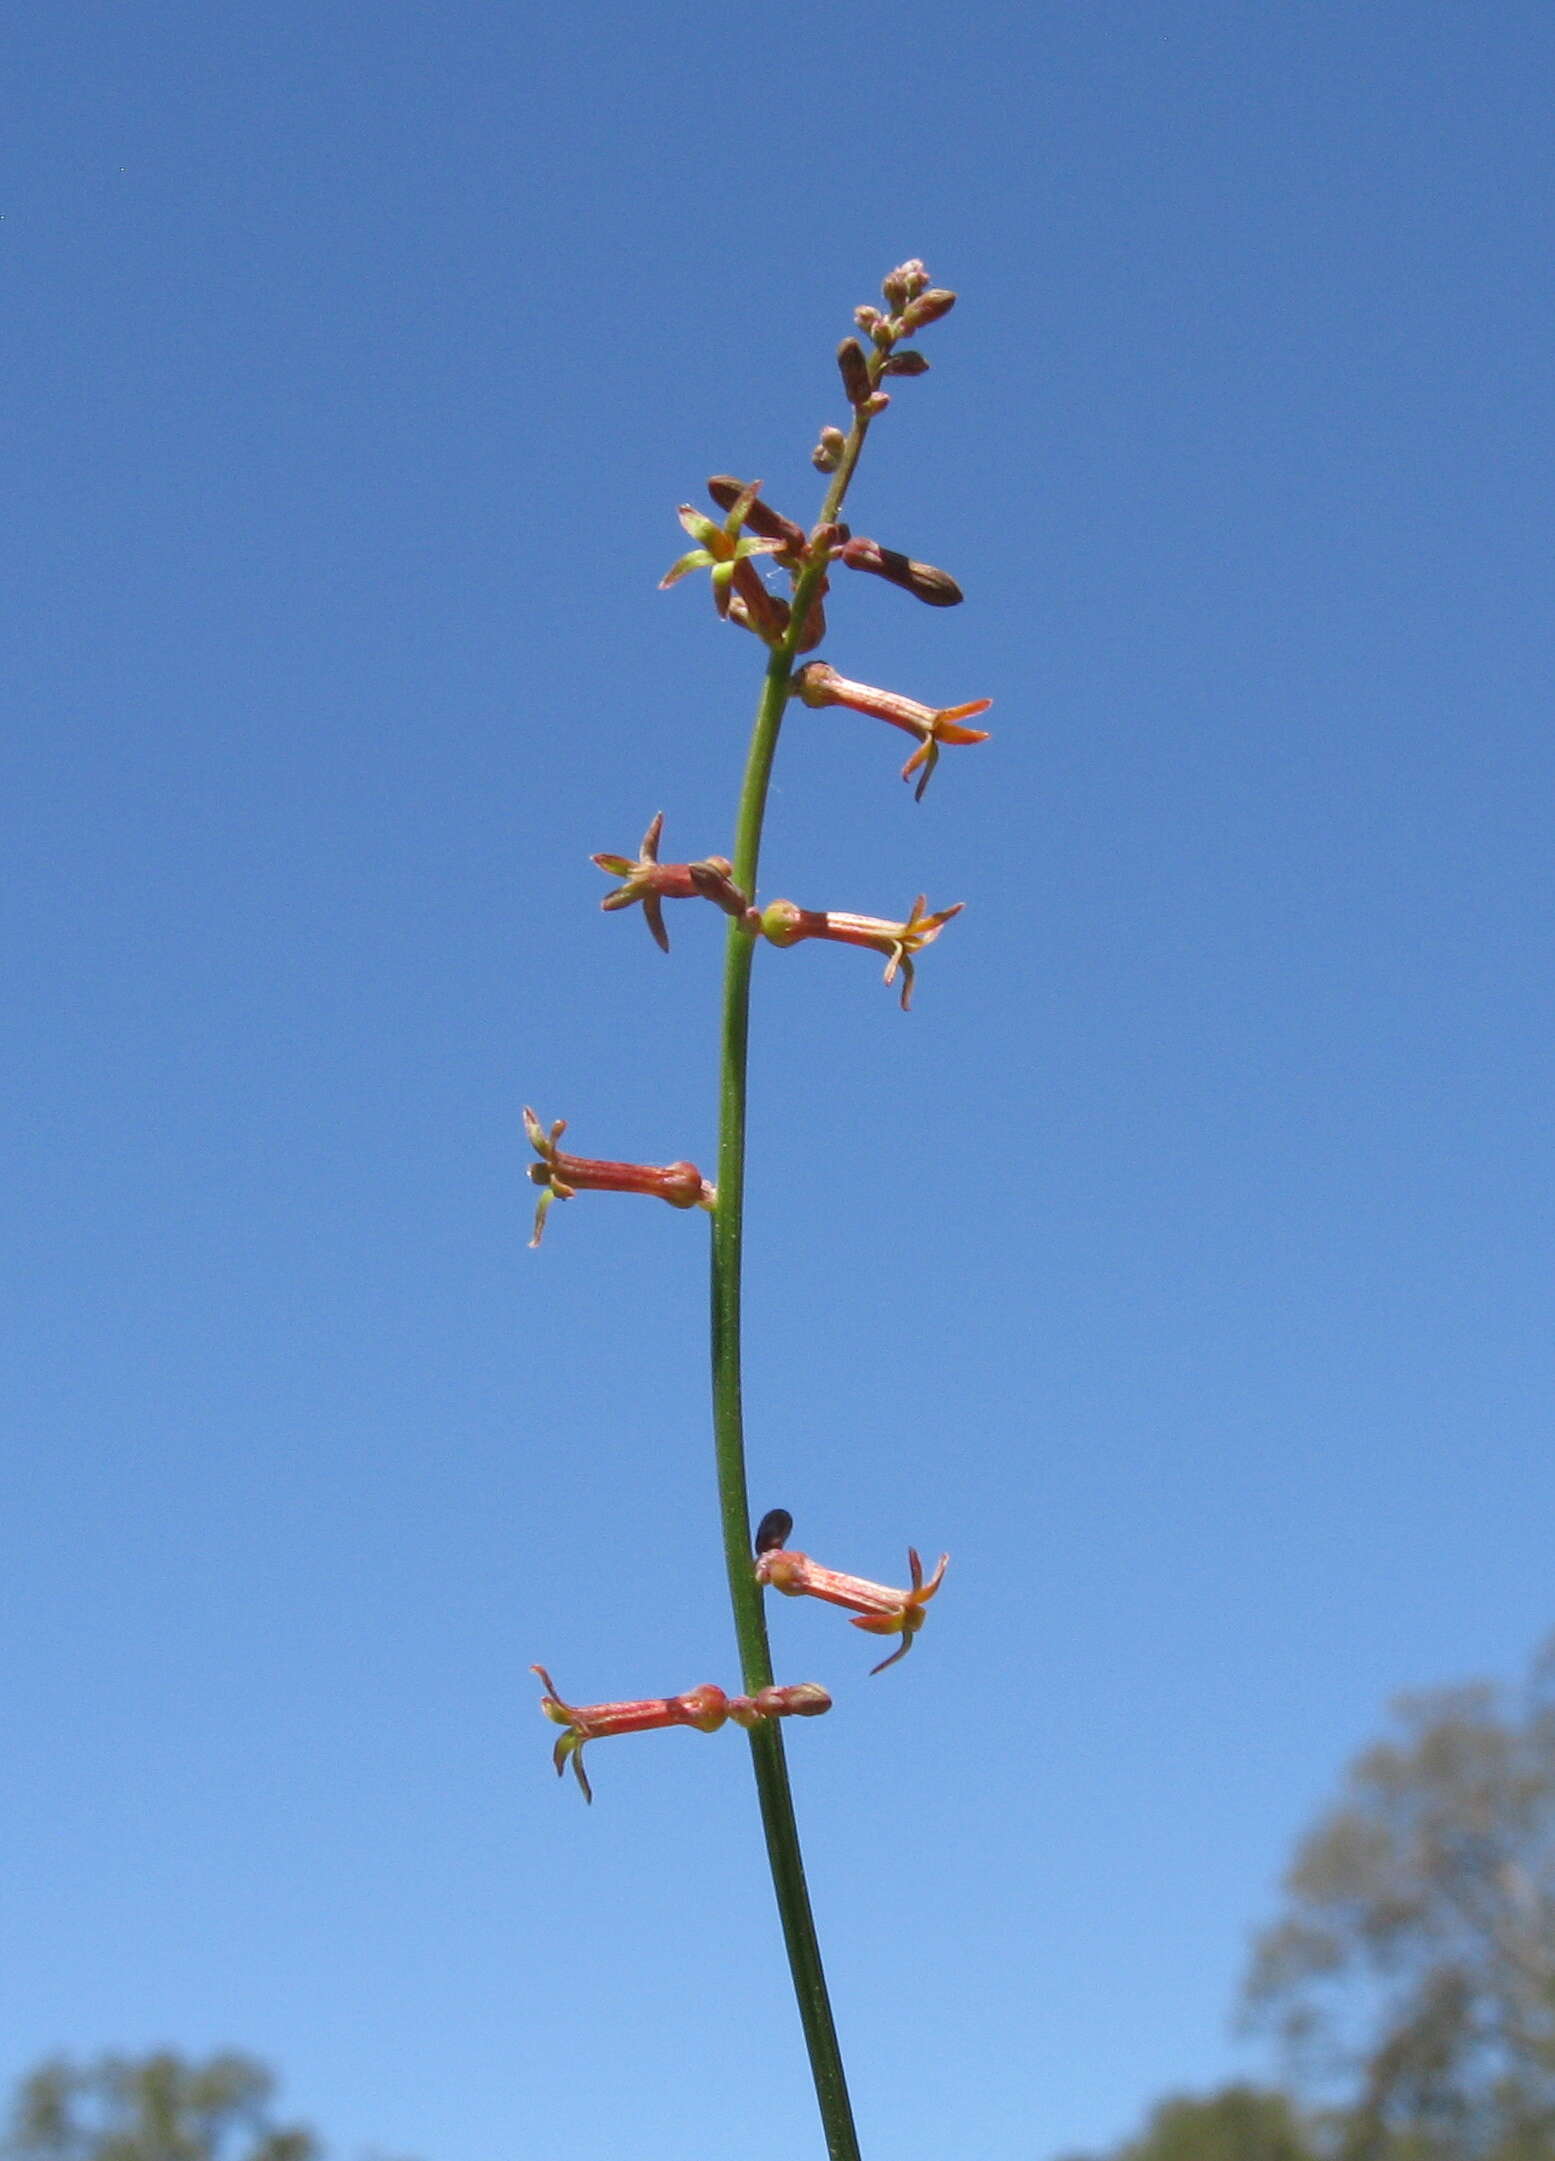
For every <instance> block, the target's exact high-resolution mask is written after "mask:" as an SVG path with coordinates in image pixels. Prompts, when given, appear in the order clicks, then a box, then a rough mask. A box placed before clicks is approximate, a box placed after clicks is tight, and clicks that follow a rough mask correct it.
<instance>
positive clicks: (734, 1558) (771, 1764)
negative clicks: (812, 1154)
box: [712, 413, 869, 2161]
mask: <svg viewBox="0 0 1555 2161" xmlns="http://www.w3.org/2000/svg"><path fill="white" fill-rule="evenodd" d="M868 427H869V419H868V416H867V414H864V413H857V414H855V417H854V423H853V427H852V429H851V431H850V433H849V436H848V441H847V446H846V448H845V450H844V452H843V455H842V459H841V462H840V464H839V466H838V469H837V471H836V473H835V474H834V475H833V478H832V484H831V486H830V488H829V489H828V490H827V493H826V501H825V503H824V504H823V506H822V510H821V522H822V523H823V524H826V523H829V522H830V521H831V520H832V519H834V518H835V517H836V515H837V513H838V511H839V510H840V509H841V507H842V501H843V497H844V496H845V495H846V493H847V488H848V482H849V481H850V480H851V478H852V477H853V469H854V467H855V465H856V464H857V462H858V454H859V451H860V450H861V449H862V447H863V442H864V436H865V434H866V432H867V430H868ZM825 568H826V565H825V558H824V556H818V559H817V560H815V561H814V562H812V563H810V564H808V565H807V566H806V567H805V569H804V570H803V571H802V572H801V573H800V575H799V578H798V580H797V582H796V584H795V589H794V596H793V601H792V611H793V612H792V618H791V622H790V628H789V632H788V635H787V637H786V638H785V639H784V641H783V643H782V644H781V645H780V646H778V647H776V648H775V649H774V651H773V653H772V655H771V658H770V659H769V661H768V663H767V673H766V680H765V682H764V683H763V685H762V691H761V699H760V702H759V704H758V705H757V708H756V721H755V726H754V729H753V731H752V734H751V744H750V752H749V755H748V757H747V759H746V765H745V780H744V784H743V786H742V788H741V790H740V802H739V809H738V812H737V814H736V819H735V834H734V855H733V866H734V869H733V877H734V883H735V884H736V885H737V886H738V887H739V888H740V890H741V891H742V892H744V893H748V894H751V895H754V894H755V891H756V874H757V869H758V863H759V857H760V853H761V831H762V824H763V821H764V818H765V815H766V807H767V789H768V786H769V783H770V781H771V778H772V761H773V759H774V757H775V756H776V754H777V745H778V734H779V731H780V730H781V728H782V724H783V709H784V707H785V706H786V705H787V703H788V696H789V686H790V682H791V680H792V677H793V672H794V659H795V654H796V651H797V648H798V645H799V641H800V639H801V637H802V636H803V635H804V624H805V619H806V617H807V615H808V613H809V604H810V601H811V599H812V597H813V596H814V594H815V592H816V590H817V588H818V587H819V585H820V582H821V579H822V577H823V576H824V574H825ZM755 949H756V939H755V938H754V936H753V935H752V934H751V933H750V931H748V930H747V929H746V928H745V926H744V924H743V923H741V922H739V921H731V923H730V925H729V937H728V945H727V948H726V955H725V962H724V1004H723V1038H722V1053H723V1055H722V1073H721V1080H720V1088H719V1105H720V1122H719V1141H718V1203H717V1207H716V1208H715V1210H714V1212H713V1228H712V1350H713V1430H714V1443H715V1448H716V1453H717V1461H718V1498H719V1509H720V1514H721V1518H722V1523H723V1540H724V1562H725V1566H726V1568H727V1570H728V1576H729V1600H730V1604H731V1606H732V1607H733V1610H734V1632H735V1637H736V1640H737V1642H738V1644H739V1651H740V1668H741V1674H742V1678H743V1684H744V1687H745V1689H746V1691H747V1693H748V1694H751V1695H755V1694H756V1693H757V1692H758V1691H759V1690H760V1689H763V1688H770V1687H771V1685H772V1678H773V1676H772V1657H771V1652H770V1651H769V1649H768V1645H767V1624H766V1616H765V1613H764V1610H763V1606H762V1593H761V1587H760V1585H759V1584H758V1583H757V1581H756V1576H755V1569H754V1566H753V1557H752V1550H751V1519H750V1498H749V1494H748V1491H747V1486H746V1477H745V1430H744V1417H743V1413H742V1409H741V1401H740V1281H741V1260H742V1254H743V1249H744V1229H745V1117H746V1079H747V1071H748V1065H749V1045H750V985H751V965H752V962H753V960H754V958H755ZM749 1738H750V1745H751V1756H752V1760H753V1763H754V1766H755V1772H756V1791H757V1795H758V1798H759V1800H760V1804H761V1820H762V1827H763V1829H764V1831H765V1833H766V1840H767V1861H768V1865H769V1866H770V1868H771V1871H772V1886H773V1889H774V1891H775V1892H776V1894H777V1903H778V1913H779V1915H780V1917H781V1920H782V1925H783V1940H784V1943H785V1945H786V1947H787V1950H788V1963H789V1970H790V1972H791V1973H792V1975H793V1981H794V1994H795V1996H796V1998H797V1999H798V2003H799V2016H800V2020H801V2023H802V2024H803V2027H804V2037H805V2046H806V2048H807V2049H808V2050H809V2054H810V2069H811V2073H812V2075H813V2077H814V2079H815V2095H816V2100H817V2101H818V2103H819V2104H820V2111H821V2121H822V2124H823V2125H824V2127H825V2132H826V2151H827V2155H828V2161H860V2156H859V2143H858V2133H857V2131H856V2130H855V2129H854V2124H853V2110H852V2105H851V2103H850V2102H849V2100H848V2083H847V2077H846V2074H845V2072H844V2070H843V2064H842V2051H841V2049H840V2047H839V2046H838V2042H837V2029H836V2025H835V2023H834V2021H833V2019H832V2012H831V2000H830V1998H829V1997H828V1995H827V1991H826V1975H825V1971H824V1969H823V1967H822V1965H821V1947H820V1943H819V1940H818V1939H817V1936H816V1932H815V1916H814V1914H813V1913H812V1911H811V1908H810V1893H809V1890H808V1888H807V1886H806V1883H805V1872H804V1856H803V1854H802V1853H801V1851H800V1846H799V1826H798V1824H797V1822H796V1820H795V1817H794V1798H793V1792H792V1789H791V1787H790V1785H789V1779H788V1765H787V1760H786V1758H785V1756H784V1752H783V1736H782V1733H781V1731H780V1730H779V1726H778V1721H777V1720H776V1719H764V1720H763V1721H762V1722H761V1724H760V1725H758V1726H754V1727H752V1728H751V1730H750V1736H749Z"/></svg>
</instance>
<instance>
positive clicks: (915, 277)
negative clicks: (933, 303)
mask: <svg viewBox="0 0 1555 2161" xmlns="http://www.w3.org/2000/svg"><path fill="white" fill-rule="evenodd" d="M928 282H929V273H928V272H927V271H926V270H925V269H924V267H923V265H922V263H921V262H919V260H918V258H917V256H916V255H915V256H914V257H913V258H912V260H911V261H910V262H905V263H902V264H901V265H900V266H899V267H898V268H897V269H895V270H893V271H891V272H889V273H888V275H887V277H886V280H885V283H884V284H883V285H882V286H881V288H880V290H881V292H882V293H883V294H884V295H885V297H886V299H887V300H888V301H889V302H890V303H891V306H892V308H893V309H895V310H897V311H898V312H899V311H900V310H901V309H902V308H904V307H905V306H906V305H907V303H908V301H909V300H916V299H917V297H918V295H919V294H920V293H921V292H922V291H923V289H924V287H925V286H926V285H927V284H928Z"/></svg>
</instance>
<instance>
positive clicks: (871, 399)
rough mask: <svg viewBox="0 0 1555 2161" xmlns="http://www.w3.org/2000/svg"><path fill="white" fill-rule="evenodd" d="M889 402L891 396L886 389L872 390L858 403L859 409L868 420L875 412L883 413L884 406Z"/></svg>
mask: <svg viewBox="0 0 1555 2161" xmlns="http://www.w3.org/2000/svg"><path fill="white" fill-rule="evenodd" d="M890 402H891V397H890V393H889V392H888V391H885V390H872V391H871V392H870V394H869V396H868V397H867V398H866V399H865V400H864V402H863V404H862V405H860V407H859V411H860V412H861V413H863V414H865V415H866V416H867V417H868V418H869V419H870V420H873V419H874V418H875V415H876V414H877V413H883V412H884V411H885V409H886V407H887V406H888V405H889V404H890Z"/></svg>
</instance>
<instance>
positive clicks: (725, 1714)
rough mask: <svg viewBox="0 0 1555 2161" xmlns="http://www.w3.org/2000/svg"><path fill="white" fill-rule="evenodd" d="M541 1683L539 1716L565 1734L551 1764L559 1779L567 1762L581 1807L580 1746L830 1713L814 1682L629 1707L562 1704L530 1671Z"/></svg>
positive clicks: (702, 1692)
mask: <svg viewBox="0 0 1555 2161" xmlns="http://www.w3.org/2000/svg"><path fill="white" fill-rule="evenodd" d="M529 1670H530V1672H531V1673H537V1674H538V1675H539V1676H540V1679H541V1680H542V1681H543V1682H544V1683H545V1694H544V1695H543V1696H542V1697H541V1698H540V1711H541V1715H542V1716H543V1717H545V1718H548V1719H550V1720H551V1721H552V1723H553V1724H555V1725H558V1726H561V1727H563V1728H565V1731H564V1732H563V1733H562V1734H561V1735H560V1736H559V1737H558V1739H557V1742H556V1747H555V1748H554V1750H553V1751H552V1754H551V1761H552V1762H553V1763H554V1764H555V1766H556V1775H557V1777H558V1778H560V1777H561V1775H562V1773H563V1772H564V1771H565V1770H566V1768H567V1765H568V1763H569V1761H570V1762H571V1764H572V1768H573V1774H574V1776H575V1777H576V1779H577V1781H578V1784H579V1785H580V1786H581V1787H582V1789H583V1798H584V1800H585V1801H592V1800H593V1798H594V1793H593V1788H592V1787H591V1786H590V1785H589V1782H588V1774H587V1772H586V1771H585V1770H584V1768H583V1744H584V1742H585V1741H600V1740H603V1739H604V1738H605V1736H606V1735H607V1734H612V1733H651V1732H653V1731H655V1730H656V1729H657V1728H658V1727H660V1726H694V1727H695V1728H696V1730H697V1732H698V1733H716V1732H717V1731H718V1729H719V1727H720V1726H721V1725H723V1724H724V1722H725V1720H726V1719H730V1718H732V1719H733V1720H734V1722H735V1724H736V1725H739V1726H746V1727H749V1726H759V1725H760V1724H761V1723H762V1721H763V1720H764V1719H768V1718H819V1716H820V1715H821V1713H822V1712H823V1711H829V1710H830V1709H831V1697H830V1696H829V1695H828V1694H827V1693H826V1691H825V1689H824V1688H822V1687H820V1686H819V1685H818V1684H817V1683H816V1682H814V1681H801V1682H799V1683H798V1684H797V1685H796V1686H794V1687H791V1688H763V1689H762V1690H760V1691H759V1693H758V1694H756V1695H754V1696H726V1695H725V1694H724V1692H723V1690H722V1689H721V1688H715V1687H714V1686H713V1684H712V1682H710V1681H709V1682H707V1683H706V1684H705V1685H704V1686H703V1687H701V1688H693V1689H688V1690H687V1692H686V1694H685V1695H683V1696H646V1697H642V1698H640V1699H638V1700H637V1701H635V1702H631V1703H589V1704H582V1705H579V1704H573V1703H564V1702H563V1701H562V1699H561V1697H560V1696H559V1695H558V1694H557V1693H556V1683H555V1682H554V1681H553V1680H552V1679H551V1676H550V1675H549V1674H548V1673H547V1672H546V1670H545V1668H544V1666H531V1667H530V1669H529Z"/></svg>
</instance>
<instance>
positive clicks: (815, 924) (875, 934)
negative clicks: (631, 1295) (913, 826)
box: [530, 893, 966, 1176]
mask: <svg viewBox="0 0 1555 2161" xmlns="http://www.w3.org/2000/svg"><path fill="white" fill-rule="evenodd" d="M965 906H966V903H965V901H960V900H958V901H957V902H956V903H955V904H954V906H952V907H949V908H941V909H940V910H939V912H938V914H937V915H927V914H925V912H924V896H923V895H922V894H921V893H920V894H919V895H918V898H917V899H916V900H915V901H914V902H913V904H912V913H911V914H910V915H909V916H908V918H907V920H906V922H905V923H887V922H885V921H884V920H883V919H882V918H881V917H879V916H875V915H843V914H841V913H840V912H839V911H838V910H836V909H833V908H821V909H818V908H797V907H795V905H794V903H793V902H792V901H791V900H775V901H773V902H772V903H771V904H770V905H769V906H768V907H766V908H763V909H762V911H761V913H760V915H759V916H757V917H756V918H755V921H756V924H757V926H758V927H759V928H760V931H761V934H762V936H763V937H764V938H766V939H768V940H770V942H771V943H772V944H773V945H779V946H789V945H799V944H801V943H802V942H803V941H804V940H805V939H806V938H829V939H830V940H831V941H832V943H833V944H835V945H864V946H872V947H873V949H874V950H875V952H877V953H884V954H885V956H886V967H885V976H884V979H883V980H884V981H885V982H887V983H894V982H895V980H896V973H897V970H898V969H900V970H901V974H902V1011H903V1012H904V1013H905V1012H906V1011H907V1009H908V1007H909V1006H910V1005H911V1004H912V985H913V955H914V954H915V953H920V952H922V950H923V948H924V947H925V946H926V945H932V944H933V943H934V941H935V939H936V938H937V937H938V936H939V934H940V932H941V931H942V930H943V929H944V928H945V925H946V924H947V923H948V922H949V921H950V919H951V917H952V916H953V915H959V914H960V913H961V911H962V909H963V908H964V907H965ZM530 1175H531V1176H533V1172H532V1171H531V1173H530Z"/></svg>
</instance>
